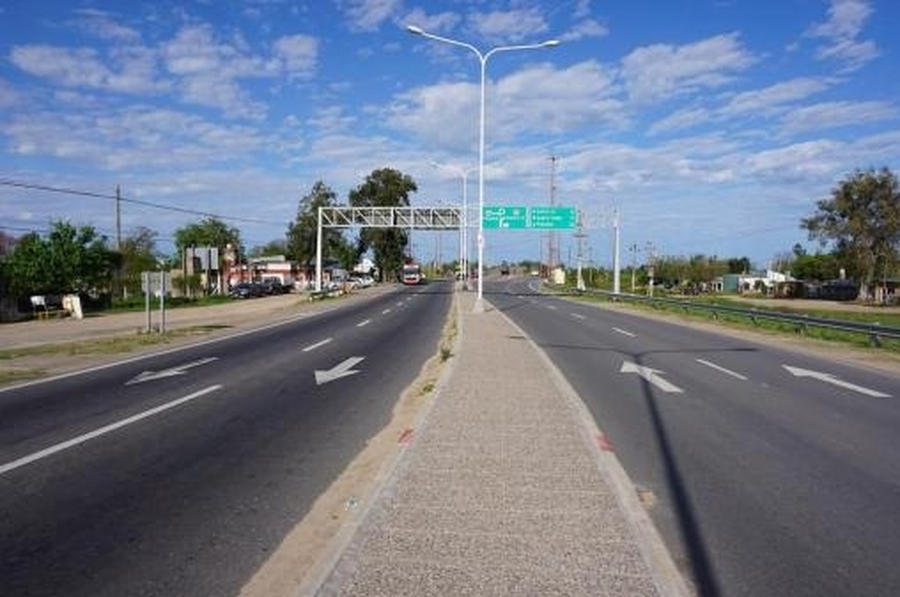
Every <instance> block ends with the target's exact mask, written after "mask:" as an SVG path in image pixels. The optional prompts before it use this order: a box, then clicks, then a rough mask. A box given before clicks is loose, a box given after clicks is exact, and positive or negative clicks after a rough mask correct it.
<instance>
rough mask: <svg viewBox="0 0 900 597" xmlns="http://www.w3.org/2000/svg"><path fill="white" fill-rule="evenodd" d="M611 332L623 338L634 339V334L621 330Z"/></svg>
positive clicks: (614, 329) (615, 329)
mask: <svg viewBox="0 0 900 597" xmlns="http://www.w3.org/2000/svg"><path fill="white" fill-rule="evenodd" d="M613 331H614V332H616V333H617V334H622V335H623V336H628V337H629V338H634V337H636V334H632V333H631V332H629V331H627V330H623V329H621V328H613Z"/></svg>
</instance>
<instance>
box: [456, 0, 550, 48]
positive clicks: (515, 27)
mask: <svg viewBox="0 0 900 597" xmlns="http://www.w3.org/2000/svg"><path fill="white" fill-rule="evenodd" d="M469 26H470V27H471V29H472V30H474V31H475V32H476V33H477V34H478V35H480V36H482V37H484V38H486V39H488V40H491V41H493V42H513V43H520V42H528V43H531V42H534V41H539V40H534V39H531V38H532V37H533V36H536V35H538V34H542V33H545V32H546V31H547V21H546V20H545V19H544V15H543V14H542V13H541V12H540V11H539V10H538V9H536V8H523V9H514V10H509V11H494V12H487V13H484V12H480V13H475V14H473V15H471V16H470V17H469Z"/></svg>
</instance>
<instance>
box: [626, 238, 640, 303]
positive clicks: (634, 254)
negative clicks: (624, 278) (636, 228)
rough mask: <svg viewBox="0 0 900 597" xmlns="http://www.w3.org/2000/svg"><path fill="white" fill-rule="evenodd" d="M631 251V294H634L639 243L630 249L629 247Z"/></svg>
mask: <svg viewBox="0 0 900 597" xmlns="http://www.w3.org/2000/svg"><path fill="white" fill-rule="evenodd" d="M628 248H629V250H630V251H631V294H634V291H635V285H634V270H635V269H637V250H638V246H637V243H633V244H632V245H631V246H630V247H628Z"/></svg>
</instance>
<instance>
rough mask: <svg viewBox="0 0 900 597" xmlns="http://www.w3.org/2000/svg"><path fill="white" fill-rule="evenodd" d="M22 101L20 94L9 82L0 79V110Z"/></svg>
mask: <svg viewBox="0 0 900 597" xmlns="http://www.w3.org/2000/svg"><path fill="white" fill-rule="evenodd" d="M19 101H20V97H19V94H18V93H17V92H16V90H15V88H14V87H13V86H12V85H10V84H9V82H7V81H4V80H3V79H0V108H9V107H12V106H14V105H16V104H18V103H19Z"/></svg>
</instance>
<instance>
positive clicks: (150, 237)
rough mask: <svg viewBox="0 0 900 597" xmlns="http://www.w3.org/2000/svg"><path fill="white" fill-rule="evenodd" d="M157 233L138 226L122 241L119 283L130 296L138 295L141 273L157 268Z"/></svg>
mask: <svg viewBox="0 0 900 597" xmlns="http://www.w3.org/2000/svg"><path fill="white" fill-rule="evenodd" d="M157 236H158V235H157V233H156V232H154V231H153V230H151V229H149V228H146V227H144V226H138V227H137V228H135V230H134V231H133V232H132V233H131V234H130V235H128V237H127V238H125V239H123V240H122V244H121V246H120V248H119V258H120V263H121V267H120V270H119V275H120V281H121V283H122V285H123V286H124V287H125V289H126V290H127V292H128V293H130V294H139V293H140V290H141V273H142V272H146V271H154V270H156V269H157V268H158V263H159V255H158V254H157V251H156V237H157Z"/></svg>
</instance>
